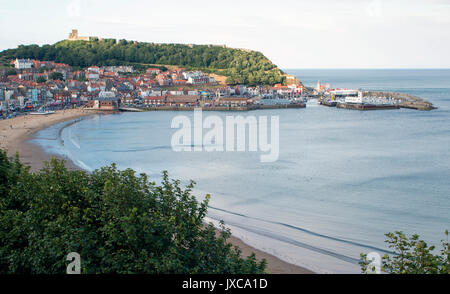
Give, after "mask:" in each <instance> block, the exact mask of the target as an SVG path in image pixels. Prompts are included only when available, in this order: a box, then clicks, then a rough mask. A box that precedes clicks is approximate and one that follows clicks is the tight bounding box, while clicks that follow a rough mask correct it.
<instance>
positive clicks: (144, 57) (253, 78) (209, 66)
mask: <svg viewBox="0 0 450 294" xmlns="http://www.w3.org/2000/svg"><path fill="white" fill-rule="evenodd" d="M13 58H33V59H39V60H51V61H56V62H62V63H67V64H69V65H71V66H78V67H86V66H91V65H98V66H102V65H122V64H130V65H146V64H163V65H177V66H183V67H185V68H186V69H199V70H203V71H205V72H209V73H215V74H218V75H223V76H226V77H227V82H228V83H243V84H248V85H257V84H264V85H273V84H276V83H282V82H283V81H284V76H283V73H282V72H281V71H280V70H279V69H278V68H277V66H276V65H274V64H273V63H272V62H271V61H270V60H269V59H267V58H266V57H265V56H264V55H263V54H262V53H260V52H256V51H248V52H247V51H243V50H239V49H231V48H224V47H221V46H208V45H194V46H188V45H181V44H153V43H141V42H131V41H126V40H121V41H119V42H116V40H114V39H102V40H95V41H67V40H65V41H61V42H58V43H56V44H53V45H44V46H38V45H28V46H24V45H20V46H19V47H18V48H16V49H8V50H5V51H3V52H0V59H1V60H3V61H6V60H8V59H13Z"/></svg>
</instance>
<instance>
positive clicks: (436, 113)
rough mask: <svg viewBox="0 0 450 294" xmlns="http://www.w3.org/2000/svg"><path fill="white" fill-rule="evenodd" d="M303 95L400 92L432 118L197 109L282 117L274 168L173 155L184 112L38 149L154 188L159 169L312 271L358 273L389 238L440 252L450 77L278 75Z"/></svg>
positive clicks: (230, 156) (447, 195)
mask: <svg viewBox="0 0 450 294" xmlns="http://www.w3.org/2000/svg"><path fill="white" fill-rule="evenodd" d="M286 72H288V73H290V74H293V75H296V76H298V77H299V79H300V80H301V81H302V82H303V83H304V84H305V85H307V86H315V84H316V83H317V81H318V80H320V81H321V82H322V84H324V83H330V85H331V86H332V87H334V88H363V89H367V90H384V91H397V92H405V93H409V94H413V95H417V96H420V97H423V98H425V99H427V100H429V101H431V102H432V103H433V104H434V105H435V106H437V107H438V109H437V110H433V111H417V110H409V109H400V110H379V111H365V112H361V111H354V110H346V109H336V108H329V107H324V106H319V105H317V104H316V103H308V105H307V108H306V109H278V110H259V111H253V112H245V113H244V112H234V113H233V112H204V113H203V116H204V117H206V116H208V115H218V116H220V117H222V118H225V116H227V115H243V116H247V115H254V116H257V117H258V116H271V115H278V116H279V117H280V151H279V159H278V161H276V162H272V163H261V162H260V160H259V156H260V154H259V153H254V152H181V153H180V152H174V151H172V148H171V136H172V135H173V133H174V132H175V131H176V130H174V129H172V128H171V121H172V119H173V118H174V117H175V116H177V115H186V116H188V117H191V118H192V116H193V114H192V113H189V112H145V113H122V114H115V115H96V116H92V117H90V118H87V119H83V120H80V121H79V122H76V123H73V122H66V123H62V124H59V125H55V126H52V127H50V128H48V129H45V130H42V131H40V132H39V133H38V134H37V135H36V137H35V139H34V142H35V143H37V144H39V145H41V146H43V147H44V148H45V150H47V151H48V152H50V153H54V154H59V155H63V156H67V157H69V158H70V159H71V160H73V161H74V162H75V163H76V164H77V165H79V166H80V167H82V168H84V169H86V170H90V171H92V170H94V169H96V168H99V167H101V166H104V165H109V164H111V163H113V162H115V163H116V164H117V165H118V167H119V168H121V169H125V168H132V169H134V170H136V171H138V172H144V173H147V174H149V175H150V176H151V178H153V179H155V180H156V181H159V180H160V179H161V172H162V171H163V170H167V171H168V172H169V175H170V177H171V178H176V179H181V180H182V182H183V183H186V184H187V183H188V181H189V180H194V181H195V182H196V183H197V186H196V189H195V194H196V195H197V196H198V198H199V200H201V199H203V197H204V196H205V194H206V193H209V194H211V196H212V198H211V201H210V209H209V213H208V220H210V221H213V222H217V221H218V220H224V221H225V223H226V225H227V226H229V227H230V228H231V229H232V232H233V234H235V235H236V236H237V237H240V238H241V239H243V240H244V241H245V242H246V243H248V244H249V245H252V246H254V247H256V248H258V249H261V250H264V251H266V252H269V253H271V254H274V255H276V256H278V257H280V258H281V259H283V260H286V261H288V262H291V263H294V264H297V265H300V266H304V267H307V268H309V269H311V270H314V271H316V272H320V273H357V272H359V271H360V270H359V266H358V264H357V262H358V259H359V254H360V253H369V252H378V253H380V254H381V255H383V254H384V253H386V252H389V251H390V249H389V248H387V247H386V244H385V242H384V240H385V236H384V234H385V233H388V232H393V231H397V230H400V231H403V232H405V233H407V234H413V233H417V234H419V235H420V236H421V238H423V239H425V240H427V241H429V242H430V243H431V244H435V245H439V243H440V240H441V239H444V237H445V236H444V231H445V230H446V229H449V228H450V155H449V149H450V70H431V69H430V70H286Z"/></svg>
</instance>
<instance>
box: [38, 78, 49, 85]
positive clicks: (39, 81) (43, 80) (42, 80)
mask: <svg viewBox="0 0 450 294" xmlns="http://www.w3.org/2000/svg"><path fill="white" fill-rule="evenodd" d="M46 81H47V80H46V79H45V78H44V77H38V78H37V79H36V83H39V84H42V83H45V82H46Z"/></svg>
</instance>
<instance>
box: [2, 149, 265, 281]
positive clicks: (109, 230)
mask: <svg viewBox="0 0 450 294" xmlns="http://www.w3.org/2000/svg"><path fill="white" fill-rule="evenodd" d="M193 185H194V183H193V182H192V183H191V184H190V185H188V186H187V187H186V188H184V189H183V188H182V187H181V186H180V182H179V181H176V180H170V179H169V177H168V175H167V173H164V174H163V180H162V183H161V184H160V185H157V184H155V183H154V182H151V181H149V179H148V178H147V176H146V175H145V174H140V175H136V173H135V172H134V171H133V170H131V169H127V170H123V171H120V170H118V169H117V168H116V166H115V165H111V166H108V167H103V168H101V169H99V170H96V171H94V172H92V173H87V172H85V171H80V170H77V171H70V170H68V169H67V168H66V167H65V165H64V162H63V161H59V160H56V159H52V160H51V162H49V163H46V164H45V167H44V168H43V169H42V170H40V171H38V172H35V173H31V172H30V171H29V168H28V167H26V166H24V165H23V164H22V163H20V161H19V160H18V157H16V159H15V160H13V161H11V160H10V159H8V158H7V156H6V153H5V152H4V151H1V150H0V273H2V274H3V273H27V274H28V273H33V274H38V273H44V274H62V273H65V272H66V267H67V265H68V262H67V261H66V257H67V255H68V254H69V253H71V252H77V253H79V254H80V256H81V269H82V273H122V274H123V273H147V274H148V273H175V274H179V273H187V274H197V273H208V274H213V273H226V274H235V273H240V274H244V273H249V274H251V273H264V271H265V261H262V262H258V261H256V259H255V256H254V255H251V256H249V257H247V258H244V257H242V256H241V251H240V250H239V249H238V248H237V247H233V246H232V245H231V244H229V243H228V242H227V239H228V238H229V237H230V232H229V230H227V229H225V228H224V227H223V224H222V230H221V231H220V233H217V231H216V230H215V228H214V227H213V225H212V224H209V225H205V224H204V217H205V215H206V212H207V207H208V199H209V197H208V196H207V197H206V199H205V200H204V201H203V202H201V203H199V202H198V201H197V200H196V198H195V197H194V196H193V195H192V194H191V190H192V188H193Z"/></svg>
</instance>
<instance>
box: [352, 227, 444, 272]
mask: <svg viewBox="0 0 450 294" xmlns="http://www.w3.org/2000/svg"><path fill="white" fill-rule="evenodd" d="M445 236H446V238H447V240H442V242H441V243H442V249H441V250H440V252H439V254H433V251H434V250H435V247H434V246H428V245H427V243H426V242H425V241H423V240H419V236H418V235H413V236H411V237H410V238H408V237H406V235H405V234H403V233H402V232H395V233H388V234H386V237H387V238H388V239H387V240H386V243H388V244H389V248H391V249H393V250H394V254H393V255H392V256H389V255H388V254H386V255H385V256H383V258H382V266H381V269H382V271H384V272H386V273H390V274H450V251H449V243H448V231H445ZM359 264H360V265H361V270H362V272H363V273H365V272H367V270H371V269H370V268H369V267H370V263H369V261H368V260H367V255H365V254H361V261H360V262H359Z"/></svg>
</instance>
